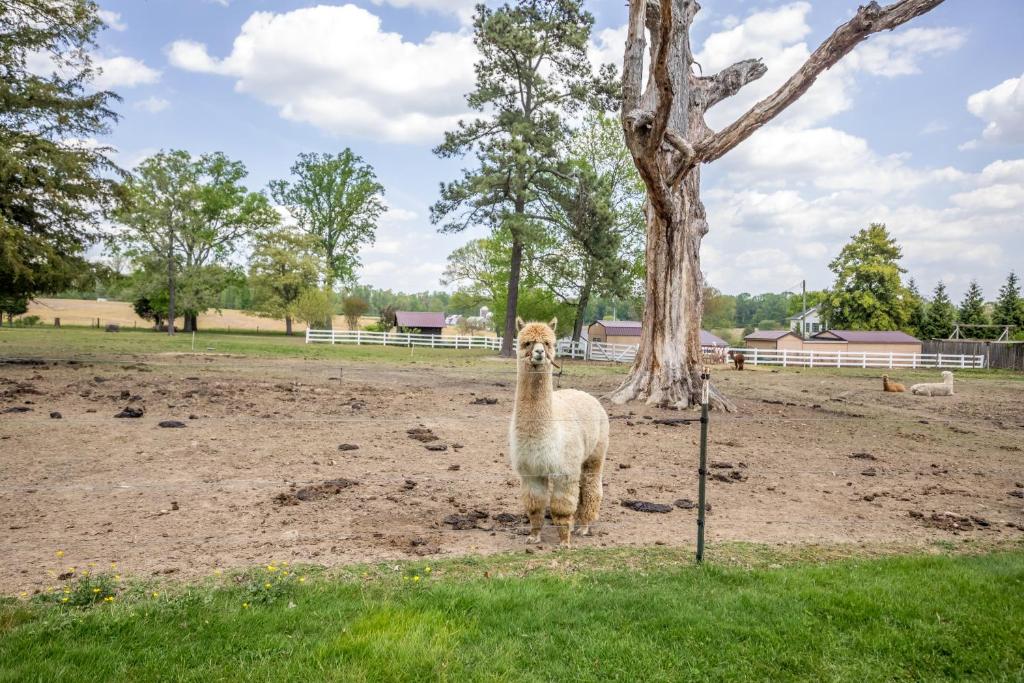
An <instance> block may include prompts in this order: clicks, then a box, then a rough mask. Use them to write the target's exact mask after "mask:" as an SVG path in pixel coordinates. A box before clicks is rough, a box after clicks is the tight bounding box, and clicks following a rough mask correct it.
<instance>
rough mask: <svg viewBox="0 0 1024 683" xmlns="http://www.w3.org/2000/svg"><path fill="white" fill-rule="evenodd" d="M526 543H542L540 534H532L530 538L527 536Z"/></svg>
mask: <svg viewBox="0 0 1024 683" xmlns="http://www.w3.org/2000/svg"><path fill="white" fill-rule="evenodd" d="M526 542H527V543H540V532H539V531H538V532H537V533H535V534H530V535H529V536H527V537H526Z"/></svg>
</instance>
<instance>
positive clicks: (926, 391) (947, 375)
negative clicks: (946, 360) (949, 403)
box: [910, 370, 953, 396]
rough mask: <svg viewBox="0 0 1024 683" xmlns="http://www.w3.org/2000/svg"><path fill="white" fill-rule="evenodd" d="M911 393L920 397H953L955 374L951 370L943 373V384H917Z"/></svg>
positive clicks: (911, 388)
mask: <svg viewBox="0 0 1024 683" xmlns="http://www.w3.org/2000/svg"><path fill="white" fill-rule="evenodd" d="M910 393H912V394H916V395H918V396H952V395H953V373H952V372H950V371H949V370H944V371H943V372H942V381H941V382H932V383H931V384H915V385H914V386H912V387H910Z"/></svg>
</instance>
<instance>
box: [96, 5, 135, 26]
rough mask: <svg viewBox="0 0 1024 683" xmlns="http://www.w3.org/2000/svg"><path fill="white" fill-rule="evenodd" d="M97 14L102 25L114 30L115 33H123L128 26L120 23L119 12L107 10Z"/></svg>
mask: <svg viewBox="0 0 1024 683" xmlns="http://www.w3.org/2000/svg"><path fill="white" fill-rule="evenodd" d="M98 14H99V17H100V20H101V21H103V23H104V24H106V25H107V26H109V27H110V28H112V29H114V30H115V31H123V30H125V29H126V28H128V26H127V25H126V24H125V23H124V22H123V21H121V13H120V12H114V11H113V10H109V9H101V10H100V11H99V12H98Z"/></svg>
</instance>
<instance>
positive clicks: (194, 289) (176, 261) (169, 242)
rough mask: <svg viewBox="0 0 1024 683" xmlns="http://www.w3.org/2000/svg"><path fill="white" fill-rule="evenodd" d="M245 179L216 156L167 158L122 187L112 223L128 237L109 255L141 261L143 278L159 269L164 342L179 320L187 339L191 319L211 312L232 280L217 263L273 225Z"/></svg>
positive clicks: (155, 159) (238, 166) (175, 153)
mask: <svg viewBox="0 0 1024 683" xmlns="http://www.w3.org/2000/svg"><path fill="white" fill-rule="evenodd" d="M246 175H247V171H246V169H245V166H244V165H243V164H242V163H241V162H238V161H231V160H230V159H228V158H227V157H226V156H225V155H224V154H222V153H220V152H216V153H213V154H204V155H202V156H200V157H199V158H198V159H193V158H192V155H190V154H189V153H188V152H186V151H183V150H172V151H170V152H160V153H158V154H155V155H153V156H151V157H149V158H148V159H146V160H145V161H143V162H142V163H141V164H140V165H139V166H138V168H136V169H135V171H134V173H133V175H132V177H131V178H129V179H128V181H126V183H125V188H126V192H125V197H124V200H123V202H122V204H121V206H120V207H119V208H118V211H117V218H118V220H119V222H120V223H121V224H123V225H124V226H125V227H126V228H128V229H127V230H125V231H124V232H122V233H121V234H120V235H119V236H118V238H117V240H116V241H115V242H114V243H113V245H112V248H113V249H114V250H116V251H123V253H125V254H127V255H128V256H130V257H132V258H134V259H136V260H145V261H146V268H147V269H149V270H152V269H153V268H155V267H157V266H158V265H159V266H160V267H162V268H163V269H164V272H165V277H166V280H165V281H166V286H167V293H168V313H167V315H168V318H167V319H168V326H167V330H168V333H169V334H174V325H173V320H174V319H175V318H176V317H177V315H178V314H179V313H184V315H185V331H186V332H188V331H194V330H195V329H196V319H197V317H198V315H199V314H200V313H202V312H203V311H205V310H207V309H209V308H214V307H216V306H217V305H219V303H220V292H221V291H222V290H223V289H224V288H225V287H226V286H227V285H228V284H229V283H230V282H232V281H233V280H236V279H237V277H238V275H239V274H238V272H237V270H234V269H231V268H225V267H223V266H221V265H219V264H218V262H223V261H224V260H226V259H227V258H228V257H229V256H230V255H231V254H232V253H233V252H234V251H235V249H236V248H237V246H238V245H239V244H240V243H241V242H242V241H243V240H245V239H247V238H250V237H252V236H254V235H256V234H258V233H260V232H262V231H264V230H267V229H269V228H272V227H274V226H276V225H277V224H278V223H279V222H280V216H279V215H278V213H277V212H276V211H275V210H274V209H273V207H271V206H270V202H269V201H267V198H266V196H264V195H263V194H262V193H259V192H249V191H248V190H247V189H246V188H245V187H244V186H243V185H242V182H241V181H242V180H243V179H244V178H245V177H246ZM179 299H180V301H179Z"/></svg>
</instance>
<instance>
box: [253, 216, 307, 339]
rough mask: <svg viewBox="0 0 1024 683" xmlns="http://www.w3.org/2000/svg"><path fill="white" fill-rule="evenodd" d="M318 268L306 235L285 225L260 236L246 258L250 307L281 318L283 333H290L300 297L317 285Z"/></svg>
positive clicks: (263, 313) (272, 316)
mask: <svg viewBox="0 0 1024 683" xmlns="http://www.w3.org/2000/svg"><path fill="white" fill-rule="evenodd" d="M321 268H322V265H321V261H320V258H319V257H318V256H317V255H316V254H315V252H314V245H313V241H312V239H311V238H310V237H309V236H307V235H303V234H301V233H298V232H296V231H294V230H291V229H288V228H281V229H278V230H274V231H270V232H267V233H265V234H262V235H260V236H259V237H258V238H257V240H256V246H255V248H254V249H253V252H252V255H251V256H250V257H249V285H250V287H251V289H252V291H253V298H252V302H251V304H250V310H252V311H254V312H255V313H256V314H257V315H259V316H261V317H264V318H277V319H281V318H283V319H284V326H285V334H288V335H291V333H292V321H293V319H294V318H295V317H296V312H297V307H298V302H299V298H300V297H301V296H302V295H303V293H305V292H306V291H308V290H311V289H315V288H316V286H317V279H318V278H319V276H320V272H321Z"/></svg>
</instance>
